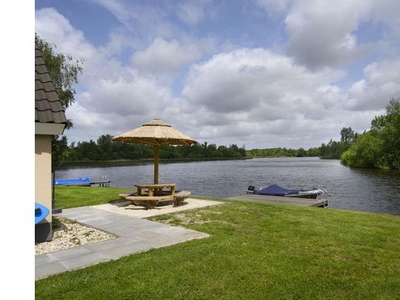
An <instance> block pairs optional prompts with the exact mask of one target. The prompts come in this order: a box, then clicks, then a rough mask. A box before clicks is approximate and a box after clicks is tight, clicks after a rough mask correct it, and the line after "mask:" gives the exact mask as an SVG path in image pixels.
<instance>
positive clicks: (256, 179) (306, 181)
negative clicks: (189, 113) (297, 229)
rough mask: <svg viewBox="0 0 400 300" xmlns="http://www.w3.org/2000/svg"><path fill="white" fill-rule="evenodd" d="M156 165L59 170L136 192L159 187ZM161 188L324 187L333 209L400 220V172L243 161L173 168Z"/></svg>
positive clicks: (64, 175) (203, 191)
mask: <svg viewBox="0 0 400 300" xmlns="http://www.w3.org/2000/svg"><path fill="white" fill-rule="evenodd" d="M153 170H154V168H153V164H143V165H135V166H119V167H105V168H72V169H67V170H58V171H57V172H56V179H71V178H78V177H90V178H91V179H92V180H93V181H95V180H101V179H104V178H106V177H107V178H108V179H109V180H111V186H114V187H122V188H132V189H133V187H134V186H133V185H134V184H135V183H144V182H152V181H153ZM159 182H176V183H177V187H176V188H177V190H189V191H191V192H192V195H194V196H204V197H216V198H228V197H233V196H238V195H242V194H245V191H246V190H247V187H248V186H249V185H254V186H256V187H261V186H266V185H270V184H273V183H276V184H278V185H280V186H282V187H285V188H299V189H300V188H307V187H319V188H324V189H327V190H328V191H329V206H330V207H332V208H338V209H346V210H358V211H370V212H377V213H389V214H395V215H400V172H399V171H377V170H353V169H350V168H347V167H345V166H342V165H341V164H340V161H339V160H321V159H318V158H260V159H249V160H241V161H212V162H190V163H167V164H160V166H159Z"/></svg>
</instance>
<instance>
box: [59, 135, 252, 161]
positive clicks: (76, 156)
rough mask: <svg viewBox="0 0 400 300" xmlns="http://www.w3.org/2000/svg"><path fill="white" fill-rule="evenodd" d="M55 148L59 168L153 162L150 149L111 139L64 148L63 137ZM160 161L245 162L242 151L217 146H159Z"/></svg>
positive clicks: (102, 138) (244, 153)
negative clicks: (78, 164) (91, 164)
mask: <svg viewBox="0 0 400 300" xmlns="http://www.w3.org/2000/svg"><path fill="white" fill-rule="evenodd" d="M58 147H62V148H63V149H62V151H61V152H63V153H64V157H63V159H62V163H60V165H61V166H62V165H63V164H68V163H76V162H82V163H84V162H104V161H119V160H147V159H153V158H154V152H153V146H150V145H137V144H129V143H121V142H116V141H113V140H112V136H111V135H109V134H107V135H102V136H100V137H99V138H98V139H97V141H94V140H90V141H89V142H86V141H84V142H78V143H72V144H71V145H70V146H68V143H67V139H66V138H65V137H63V138H62V139H61V140H60V141H59V143H58ZM159 157H160V159H164V160H199V159H204V160H206V159H234V158H245V157H246V150H245V148H244V147H241V148H239V147H238V146H237V145H234V144H233V145H230V146H228V147H227V146H218V147H217V145H215V144H208V143H207V142H205V143H203V144H195V145H191V146H186V145H177V146H173V145H171V146H161V147H160V153H159Z"/></svg>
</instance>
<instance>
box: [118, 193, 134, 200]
mask: <svg viewBox="0 0 400 300" xmlns="http://www.w3.org/2000/svg"><path fill="white" fill-rule="evenodd" d="M136 195H137V193H125V194H119V195H118V196H119V198H121V199H122V200H126V197H128V196H136Z"/></svg>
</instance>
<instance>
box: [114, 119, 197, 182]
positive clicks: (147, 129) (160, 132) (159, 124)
mask: <svg viewBox="0 0 400 300" xmlns="http://www.w3.org/2000/svg"><path fill="white" fill-rule="evenodd" d="M112 140H113V141H118V142H125V143H133V144H144V145H153V146H154V183H158V159H159V150H160V146H162V145H191V144H195V143H197V142H196V141H195V140H193V139H192V138H190V137H188V136H187V135H185V134H183V133H181V132H179V131H178V130H176V129H174V128H173V127H172V126H171V125H169V124H167V123H165V122H164V121H162V120H160V119H154V120H151V121H150V122H148V123H145V124H143V125H142V126H141V127H138V128H135V129H133V130H131V131H128V132H125V133H123V134H120V135H117V136H114V137H113V138H112Z"/></svg>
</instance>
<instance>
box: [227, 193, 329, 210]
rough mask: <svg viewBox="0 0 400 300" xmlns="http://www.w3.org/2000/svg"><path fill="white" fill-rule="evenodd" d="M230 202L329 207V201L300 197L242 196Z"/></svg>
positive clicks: (232, 198)
mask: <svg viewBox="0 0 400 300" xmlns="http://www.w3.org/2000/svg"><path fill="white" fill-rule="evenodd" d="M228 199H230V200H242V201H254V202H267V203H272V204H291V205H298V206H310V207H311V206H314V207H327V206H328V199H308V198H299V197H279V196H263V195H252V194H246V195H240V196H236V197H230V198H228Z"/></svg>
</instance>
